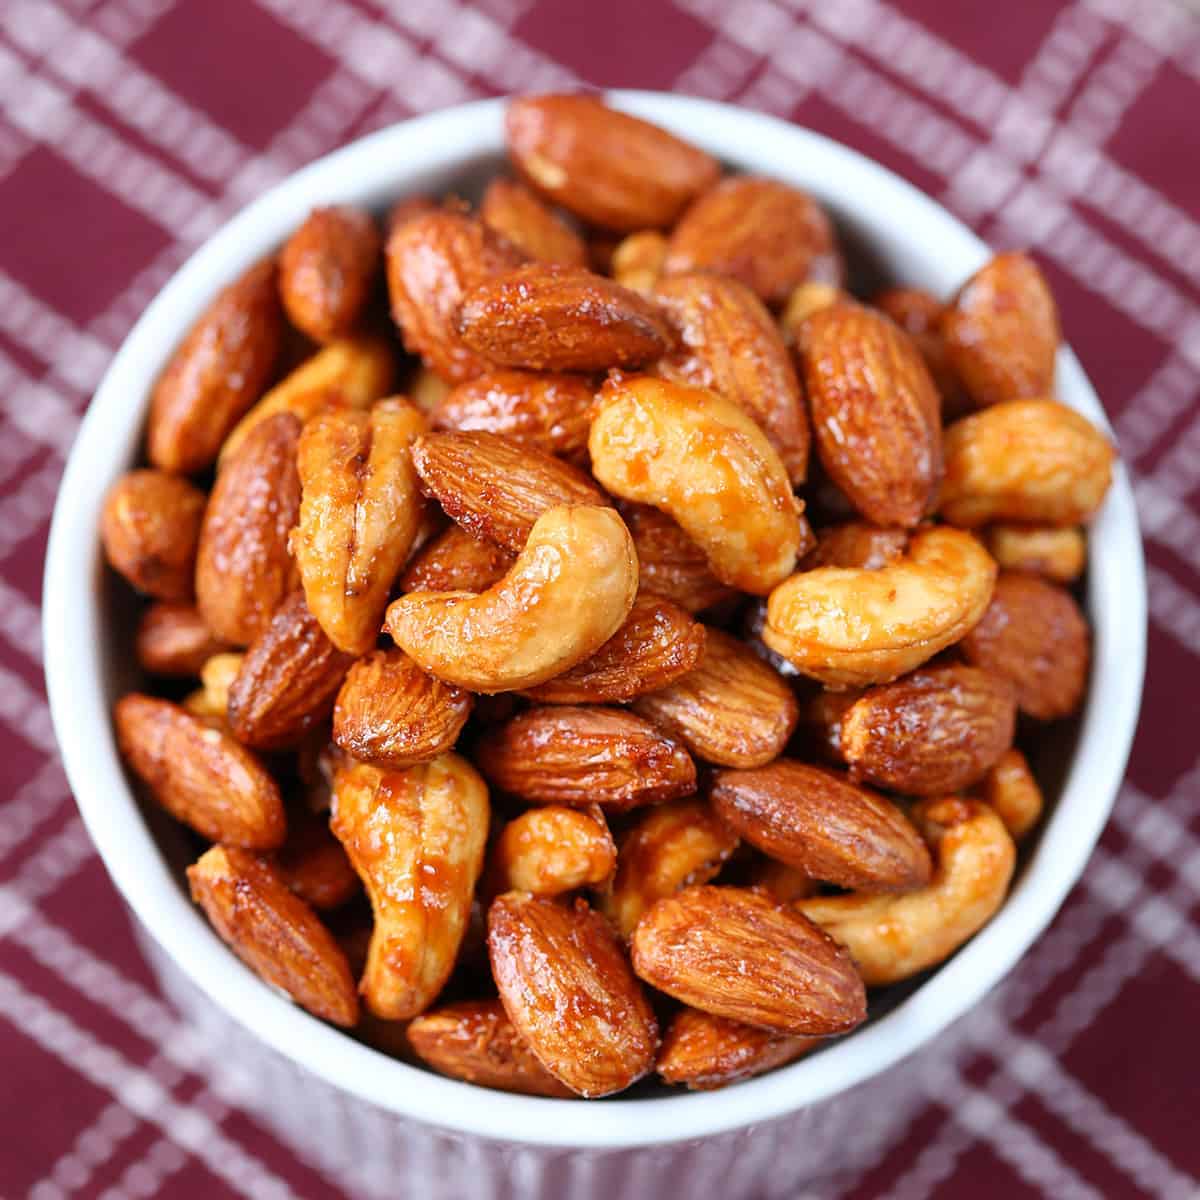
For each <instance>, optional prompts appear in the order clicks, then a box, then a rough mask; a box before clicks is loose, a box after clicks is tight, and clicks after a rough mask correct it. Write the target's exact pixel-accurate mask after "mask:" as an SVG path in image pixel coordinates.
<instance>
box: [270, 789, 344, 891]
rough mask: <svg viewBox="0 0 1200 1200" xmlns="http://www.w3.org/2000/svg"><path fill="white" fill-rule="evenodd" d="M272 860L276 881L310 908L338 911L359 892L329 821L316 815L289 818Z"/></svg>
mask: <svg viewBox="0 0 1200 1200" xmlns="http://www.w3.org/2000/svg"><path fill="white" fill-rule="evenodd" d="M274 859H275V869H276V871H278V873H279V878H280V879H282V880H283V882H284V883H285V884H287V886H288V887H289V888H291V890H292V891H293V892H295V893H296V895H297V896H299V897H300V899H301V900H303V901H304V902H305V903H306V904H311V905H312V906H313V908H316V909H322V910H324V909H334V908H341V907H342V905H343V904H346V903H348V902H349V901H351V900H353V899H354V897H355V896H357V895H358V894H359V893H360V892H361V891H362V885H361V884H360V883H359V879H358V876H357V875H356V874H355V873H354V868H353V867H352V866H351V865H350V859H349V858H347V857H346V851H345V848H344V847H343V846H342V843H341V842H339V841H338V840H337V838H335V837H334V836H333V833H332V832H331V831H330V828H329V821H328V820H327V819H326V818H325V817H323V816H318V815H317V814H315V813H311V812H309V813H302V814H299V815H297V814H295V813H292V814H290V815H289V820H288V836H287V841H286V842H284V843H283V845H282V846H281V847H280V848H279V849H278V850H277V851H276V852H275V855H274Z"/></svg>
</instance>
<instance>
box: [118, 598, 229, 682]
mask: <svg viewBox="0 0 1200 1200" xmlns="http://www.w3.org/2000/svg"><path fill="white" fill-rule="evenodd" d="M133 646H134V654H135V655H136V656H137V661H138V666H139V667H141V668H142V670H143V671H146V672H147V673H148V674H150V675H161V676H165V677H167V678H178V679H194V678H195V677H196V676H198V675H199V674H200V668H201V667H203V666H204V664H205V663H206V662H207V661H208V660H209V659H210V658H212V656H213V655H214V654H220V653H221V652H222V651H223V650H227V649H229V647H228V646H227V645H226V644H225V643H224V642H222V641H221V640H220V639H219V638H215V637H214V636H213V635H212V633H210V632H209V628H208V626H207V625H205V623H204V618H203V617H201V616H200V614H199V613H198V612H197V611H196V609H195V608H193V607H192V605H190V604H172V603H169V602H167V601H160V602H159V603H157V604H151V605H150V607H149V608H147V609H146V611H145V612H144V613H142V618H141V620H140V621H139V622H138V627H137V634H136V635H135V637H134V643H133Z"/></svg>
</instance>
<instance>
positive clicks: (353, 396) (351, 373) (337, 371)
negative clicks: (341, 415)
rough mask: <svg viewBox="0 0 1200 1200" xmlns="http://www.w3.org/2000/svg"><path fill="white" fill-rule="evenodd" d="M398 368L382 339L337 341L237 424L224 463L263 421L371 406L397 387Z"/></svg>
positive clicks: (307, 417) (223, 449)
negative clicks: (329, 409) (285, 416)
mask: <svg viewBox="0 0 1200 1200" xmlns="http://www.w3.org/2000/svg"><path fill="white" fill-rule="evenodd" d="M395 373H396V364H395V362H394V361H393V358H392V349H391V347H390V346H389V345H388V343H387V342H385V341H384V340H383V339H382V338H378V337H370V336H364V335H359V336H355V337H344V338H338V339H337V340H336V341H332V342H330V343H329V345H327V346H323V347H322V348H321V349H320V350H318V351H317V353H316V354H314V355H313V356H312V358H309V359H306V360H305V361H304V362H302V363H301V364H300V365H299V366H298V367H296V369H295V370H294V371H292V372H290V373H289V374H288V375H286V376H284V378H283V379H282V380H280V382H279V383H277V384H276V385H275V386H274V387H273V388H272V389H271V390H270V391H269V392H268V393H267V394H266V395H265V396H263V398H262V399H261V400H260V401H259V402H258V403H257V404H256V405H255V406H254V407H253V408H252V409H251V410H250V411H249V412H248V413H247V414H246V415H245V416H244V417H243V418H242V419H241V420H240V421H239V422H238V424H237V427H236V428H235V429H234V431H233V432H232V433H231V434H230V435H229V436H228V437H227V438H226V439H225V444H224V445H223V446H222V447H221V462H222V463H224V462H225V461H226V460H227V459H229V458H230V457H231V456H232V455H233V454H234V453H236V451H237V449H238V447H239V446H240V445H241V444H242V443H243V442H244V441H245V440H246V438H247V437H248V436H249V434H250V431H251V430H252V429H253V428H254V427H255V426H256V425H259V424H261V423H262V422H263V421H267V420H270V418H271V417H274V416H277V415H278V414H279V413H283V412H286V413H291V414H292V416H294V417H295V418H296V419H297V420H298V421H299V422H300V424H301V425H305V424H307V423H308V422H309V421H311V420H312V418H313V417H315V416H316V415H317V413H319V412H321V411H322V410H323V409H327V408H333V409H354V410H356V411H357V410H361V409H366V408H370V407H371V405H372V404H374V403H375V401H376V400H379V399H382V398H383V397H384V396H386V395H387V394H388V392H390V391H391V389H392V383H393V382H394V379H395Z"/></svg>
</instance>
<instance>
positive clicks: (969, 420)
mask: <svg viewBox="0 0 1200 1200" xmlns="http://www.w3.org/2000/svg"><path fill="white" fill-rule="evenodd" d="M1115 457H1116V455H1115V452H1114V450H1113V448H1112V446H1111V445H1110V443H1109V441H1108V439H1107V438H1105V436H1104V435H1103V434H1102V433H1101V432H1100V431H1099V430H1098V429H1097V428H1096V427H1095V426H1094V425H1093V424H1092V423H1091V422H1090V421H1089V420H1088V419H1087V418H1086V417H1084V416H1081V415H1080V414H1079V413H1077V412H1075V411H1074V409H1070V408H1068V407H1067V406H1066V405H1065V404H1059V403H1058V402H1057V401H1055V400H1012V401H1009V402H1007V403H1003V404H993V405H992V406H991V407H990V408H987V409H985V410H984V411H983V412H978V413H973V414H972V415H971V416H969V417H964V418H963V419H962V420H961V421H956V422H955V423H954V424H953V425H951V426H950V427H949V429H947V430H946V478H945V482H944V483H943V485H942V498H941V512H942V516H943V517H944V518H945V519H946V520H947V521H949V522H950V524H951V525H961V526H963V527H964V528H967V529H973V528H974V527H975V526H977V525H984V524H986V523H987V522H989V521H1032V522H1039V523H1045V524H1049V525H1078V524H1080V523H1081V522H1084V521H1087V520H1088V519H1089V518H1090V517H1092V516H1093V515H1094V514H1095V512H1096V510H1097V509H1098V508H1099V507H1100V505H1101V503H1102V502H1103V500H1104V496H1105V493H1106V492H1107V491H1108V485H1109V484H1110V483H1111V482H1112V464H1113V459H1114V458H1115Z"/></svg>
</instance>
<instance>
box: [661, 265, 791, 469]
mask: <svg viewBox="0 0 1200 1200" xmlns="http://www.w3.org/2000/svg"><path fill="white" fill-rule="evenodd" d="M654 299H655V300H656V301H657V302H658V304H659V305H660V307H661V308H662V309H663V311H664V312H665V313H666V314H667V317H668V318H669V319H670V321H671V323H672V324H673V325H674V327H675V330H676V332H677V334H678V336H679V341H680V343H681V346H680V349H678V350H675V351H673V352H671V353H669V354H667V355H665V356H664V357H662V358H660V359H659V360H658V362H657V363H655V366H654V373H655V374H656V375H660V376H661V377H662V378H663V379H669V380H672V381H674V382H675V383H686V384H690V385H691V386H693V387H703V388H709V389H710V390H712V391H714V392H718V393H720V394H721V395H722V396H724V397H725V398H726V399H728V400H732V401H733V402H734V403H735V404H737V405H738V406H739V407H740V408H742V409H744V410H745V411H746V412H747V413H748V414H749V415H750V416H751V417H753V418H754V420H755V421H757V422H758V424H759V426H760V427H761V429H762V431H763V432H764V433H765V434H766V435H767V440H768V441H769V442H770V443H771V445H772V446H774V447H775V449H776V451H778V453H779V458H780V460H781V461H782V463H783V466H784V469H785V470H786V471H787V473H788V478H789V479H790V480H791V481H792V483H794V484H799V483H803V482H804V478H805V474H806V472H807V470H808V443H809V431H808V416H807V414H806V413H805V410H804V405H803V403H802V402H801V399H800V384H799V381H798V380H797V379H796V372H795V370H794V369H793V367H792V361H791V356H790V355H789V353H788V349H787V347H786V346H785V345H784V343H783V338H782V337H781V336H780V333H779V330H778V329H777V328H776V326H775V322H774V321H773V320H772V318H771V314H770V313H769V312H767V310H766V309H765V308H764V307H763V305H762V302H761V301H760V300H759V299H758V297H757V296H755V294H754V293H753V292H752V291H751V290H750V289H749V288H748V287H746V286H745V285H744V284H741V283H738V281H737V280H736V279H725V278H722V277H721V276H720V275H704V274H696V275H673V276H668V277H667V278H666V279H663V280H662V281H661V282H660V283H659V284H658V286H657V287H656V288H655V289H654Z"/></svg>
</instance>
